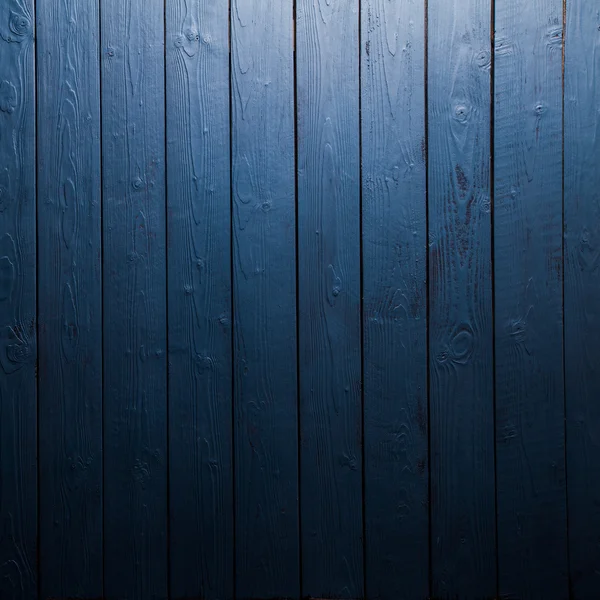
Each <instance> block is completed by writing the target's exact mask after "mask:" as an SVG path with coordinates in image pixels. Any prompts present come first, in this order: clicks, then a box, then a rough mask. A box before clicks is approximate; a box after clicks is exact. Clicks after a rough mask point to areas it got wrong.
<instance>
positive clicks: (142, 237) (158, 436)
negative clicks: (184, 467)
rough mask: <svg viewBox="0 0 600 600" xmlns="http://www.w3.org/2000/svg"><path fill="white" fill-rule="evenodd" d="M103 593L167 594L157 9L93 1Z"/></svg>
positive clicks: (160, 18)
mask: <svg viewBox="0 0 600 600" xmlns="http://www.w3.org/2000/svg"><path fill="white" fill-rule="evenodd" d="M101 15H102V19H101V27H102V115H103V119H102V126H103V127H102V129H103V131H102V139H103V145H102V157H103V234H104V238H103V267H104V287H103V294H104V461H105V465H104V596H105V598H107V599H113V598H114V599H117V598H119V599H120V598H127V599H136V600H138V599H139V600H142V599H145V598H152V599H153V600H160V599H163V598H166V597H167V364H166V356H167V347H166V296H167V290H166V264H165V254H166V249H165V217H166V202H165V127H164V116H165V99H164V45H163V44H164V30H163V26H164V5H163V2H162V0H150V1H147V0H125V1H123V0H101Z"/></svg>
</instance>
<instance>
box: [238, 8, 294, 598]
mask: <svg viewBox="0 0 600 600" xmlns="http://www.w3.org/2000/svg"><path fill="white" fill-rule="evenodd" d="M292 33H293V20H292V3H291V2H280V1H279V0H233V2H232V7H231V44H232V46H231V61H232V62H231V86H232V87H231V94H232V117H233V121H232V144H233V146H232V159H233V163H232V178H233V198H232V201H233V214H232V219H233V242H234V248H233V250H234V252H233V282H234V311H233V312H234V326H233V331H234V345H235V347H234V364H235V367H234V418H235V524H236V528H235V540H236V549H235V556H236V597H237V598H239V599H247V598H273V597H275V598H277V597H285V598H288V597H290V598H297V597H298V595H299V592H300V590H299V580H300V575H299V543H298V542H299V525H298V437H297V429H298V421H297V373H296V280H295V279H296V278H295V274H296V260H295V206H294V180H295V177H294V100H293V99H294V69H293V47H292V40H293V37H292Z"/></svg>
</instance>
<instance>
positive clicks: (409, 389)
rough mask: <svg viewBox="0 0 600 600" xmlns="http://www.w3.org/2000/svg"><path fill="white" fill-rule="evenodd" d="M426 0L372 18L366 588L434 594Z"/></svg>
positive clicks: (366, 202)
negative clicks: (430, 493)
mask: <svg viewBox="0 0 600 600" xmlns="http://www.w3.org/2000/svg"><path fill="white" fill-rule="evenodd" d="M424 9H425V4H424V2H422V1H421V2H412V1H410V0H401V1H399V2H395V3H392V2H387V1H386V0H367V1H366V2H363V4H362V7H361V11H362V12H361V18H362V27H361V32H362V46H361V60H362V63H361V64H362V69H361V74H362V81H361V90H362V92H361V94H362V110H361V115H362V124H361V125H362V165H363V167H362V193H363V207H362V218H363V285H364V291H363V298H364V310H363V324H364V325H363V327H364V395H365V396H364V419H365V429H364V431H365V439H364V444H365V521H366V524H365V532H366V539H365V552H366V582H365V585H366V595H367V596H368V597H371V598H381V599H382V600H386V599H387V600H400V599H401V598H406V599H407V600H409V599H410V600H412V599H414V598H426V597H427V596H428V595H429V509H428V488H429V475H428V472H429V464H428V437H427V436H428V434H427V420H428V417H427V289H426V285H427V284H426V279H427V266H426V253H427V214H426V210H427V206H426V197H425V191H426V169H425V64H424V62H425V14H424V12H425V11H424Z"/></svg>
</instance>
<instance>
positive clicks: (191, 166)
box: [166, 0, 233, 600]
mask: <svg viewBox="0 0 600 600" xmlns="http://www.w3.org/2000/svg"><path fill="white" fill-rule="evenodd" d="M228 30H229V12H228V6H227V3H222V2H220V3H219V2H217V3H212V2H207V1H206V0H192V1H191V2H188V1H185V0H173V1H171V2H168V3H167V39H166V42H167V140H168V144H167V167H168V177H167V182H168V240H169V244H168V265H169V268H168V272H169V282H168V285H169V319H168V323H169V415H170V416H169V431H170V435H169V443H170V446H169V469H170V477H169V483H170V490H171V494H170V523H171V528H170V565H171V590H170V592H171V595H172V597H173V598H200V597H201V598H206V599H207V600H208V599H215V600H216V599H222V598H231V597H232V594H233V471H232V455H231V444H232V439H231V434H232V430H231V419H232V414H231V380H232V377H231V276H230V274H231V265H230V216H229V215H230V181H229V158H230V157H229V41H228Z"/></svg>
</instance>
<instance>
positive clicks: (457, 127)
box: [427, 0, 496, 599]
mask: <svg viewBox="0 0 600 600" xmlns="http://www.w3.org/2000/svg"><path fill="white" fill-rule="evenodd" d="M491 6H492V5H491V2H490V0H430V1H429V3H428V9H429V12H428V21H427V23H428V53H427V57H428V71H427V90H428V92H427V100H428V107H427V110H428V138H427V167H428V209H429V232H428V236H429V239H428V244H429V272H428V289H429V300H430V303H429V340H430V347H429V364H430V398H429V402H430V424H431V427H430V430H429V439H430V451H431V456H430V460H431V481H430V485H431V496H430V501H431V506H430V508H431V579H432V591H431V593H432V595H433V596H434V597H441V598H446V597H448V598H455V597H457V598H473V599H475V598H492V597H494V594H495V591H496V532H495V497H494V393H493V391H494V389H493V381H494V380H493V366H494V364H493V345H492V340H493V331H494V322H493V312H492V261H491V258H492V243H491V242H492V233H491V193H492V190H491V181H490V134H491V124H490V61H491V56H490V33H491V32H490V23H491Z"/></svg>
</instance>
